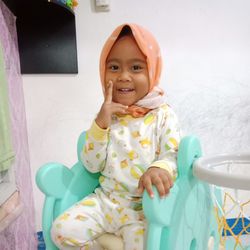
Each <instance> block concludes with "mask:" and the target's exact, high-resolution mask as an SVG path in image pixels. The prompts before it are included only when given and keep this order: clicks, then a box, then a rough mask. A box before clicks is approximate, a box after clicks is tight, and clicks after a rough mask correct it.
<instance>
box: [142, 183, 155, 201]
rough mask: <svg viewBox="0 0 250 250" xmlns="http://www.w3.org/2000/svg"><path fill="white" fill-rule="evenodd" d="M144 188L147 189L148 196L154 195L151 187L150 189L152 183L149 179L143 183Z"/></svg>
mask: <svg viewBox="0 0 250 250" xmlns="http://www.w3.org/2000/svg"><path fill="white" fill-rule="evenodd" d="M143 184H144V183H143ZM144 188H145V189H146V190H147V192H148V194H149V196H150V198H153V197H154V192H153V189H152V183H151V180H150V179H149V180H147V182H146V183H145V184H144Z"/></svg>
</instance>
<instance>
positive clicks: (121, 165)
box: [120, 159, 128, 168]
mask: <svg viewBox="0 0 250 250" xmlns="http://www.w3.org/2000/svg"><path fill="white" fill-rule="evenodd" d="M127 166H128V161H127V160H126V159H125V160H123V161H121V162H120V167H121V168H126V167H127Z"/></svg>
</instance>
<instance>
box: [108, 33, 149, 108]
mask: <svg viewBox="0 0 250 250" xmlns="http://www.w3.org/2000/svg"><path fill="white" fill-rule="evenodd" d="M109 81H112V82H113V101H114V102H118V103H121V104H123V105H127V106H130V105H132V104H134V103H136V102H137V101H139V100H140V99H142V98H143V97H144V96H145V95H146V94H147V93H148V92H149V75H148V68H147V62H146V57H145V56H144V55H143V54H142V52H141V51H140V49H139V48H138V46H137V44H136V41H135V40H134V38H133V37H132V36H125V37H122V38H121V39H119V40H118V41H117V42H116V43H115V44H114V46H113V47H112V49H111V51H110V53H109V56H108V58H107V61H106V71H105V82H106V84H107V83H108V82H109Z"/></svg>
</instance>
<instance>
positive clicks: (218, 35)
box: [23, 0, 250, 230]
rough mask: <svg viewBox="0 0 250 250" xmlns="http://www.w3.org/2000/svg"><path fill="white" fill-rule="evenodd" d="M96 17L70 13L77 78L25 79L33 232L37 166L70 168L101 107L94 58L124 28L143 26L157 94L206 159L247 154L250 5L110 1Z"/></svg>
mask: <svg viewBox="0 0 250 250" xmlns="http://www.w3.org/2000/svg"><path fill="white" fill-rule="evenodd" d="M110 2H111V11H110V12H107V13H97V12H95V11H94V6H93V3H94V0H85V1H84V0H80V1H79V6H78V7H77V9H76V26H77V47H78V62H79V74H77V75H24V76H23V81H24V93H25V102H26V113H27V122H28V136H29V147H30V159H31V166H32V172H33V184H34V192H35V205H36V218H37V229H38V230H40V229H41V209H42V201H43V195H42V194H41V193H40V191H39V190H38V189H37V187H36V185H35V182H34V179H35V173H36V171H37V169H38V168H39V166H40V165H42V164H43V163H46V162H49V161H58V162H62V163H64V164H66V165H67V166H71V165H72V164H73V163H74V162H75V161H76V141H77V137H78V135H79V134H80V132H81V131H82V130H84V129H87V128H88V127H89V125H90V123H91V121H92V119H93V118H94V117H95V114H96V113H97V111H98V109H99V107H100V105H101V103H102V92H101V87H100V86H101V85H100V81H99V71H98V63H99V54H100V51H101V48H102V45H103V43H104V41H105V40H106V38H107V37H108V36H109V34H110V33H111V31H112V30H113V29H114V28H115V27H116V26H117V25H119V24H121V23H124V22H136V23H138V24H141V25H142V26H145V27H147V28H148V29H149V30H150V31H151V32H152V33H153V34H154V35H155V37H156V38H157V39H158V42H159V44H160V46H161V48H162V54H163V58H164V70H163V74H162V78H161V79H162V87H163V88H164V89H165V91H166V93H167V97H168V101H169V103H170V104H171V105H172V106H173V107H174V109H175V110H176V112H177V114H178V116H179V119H180V122H181V125H182V128H183V130H184V132H185V134H195V135H198V136H199V137H200V139H201V142H202V145H203V148H204V152H205V154H214V153H223V152H234V151H237V152H241V151H244V152H246V151H248V152H249V151H250V47H249V44H250V31H249V28H250V15H249V11H250V2H249V1H248V0H237V1H236V0H210V1H208V0H189V1H185V0H175V1H171V0H158V1H153V0H144V1H134V0H126V1H125V0H123V1H122V0H111V1H110Z"/></svg>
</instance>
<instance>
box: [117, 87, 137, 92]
mask: <svg viewBox="0 0 250 250" xmlns="http://www.w3.org/2000/svg"><path fill="white" fill-rule="evenodd" d="M118 91H119V92H121V93H129V92H132V91H134V89H133V88H120V89H118Z"/></svg>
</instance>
